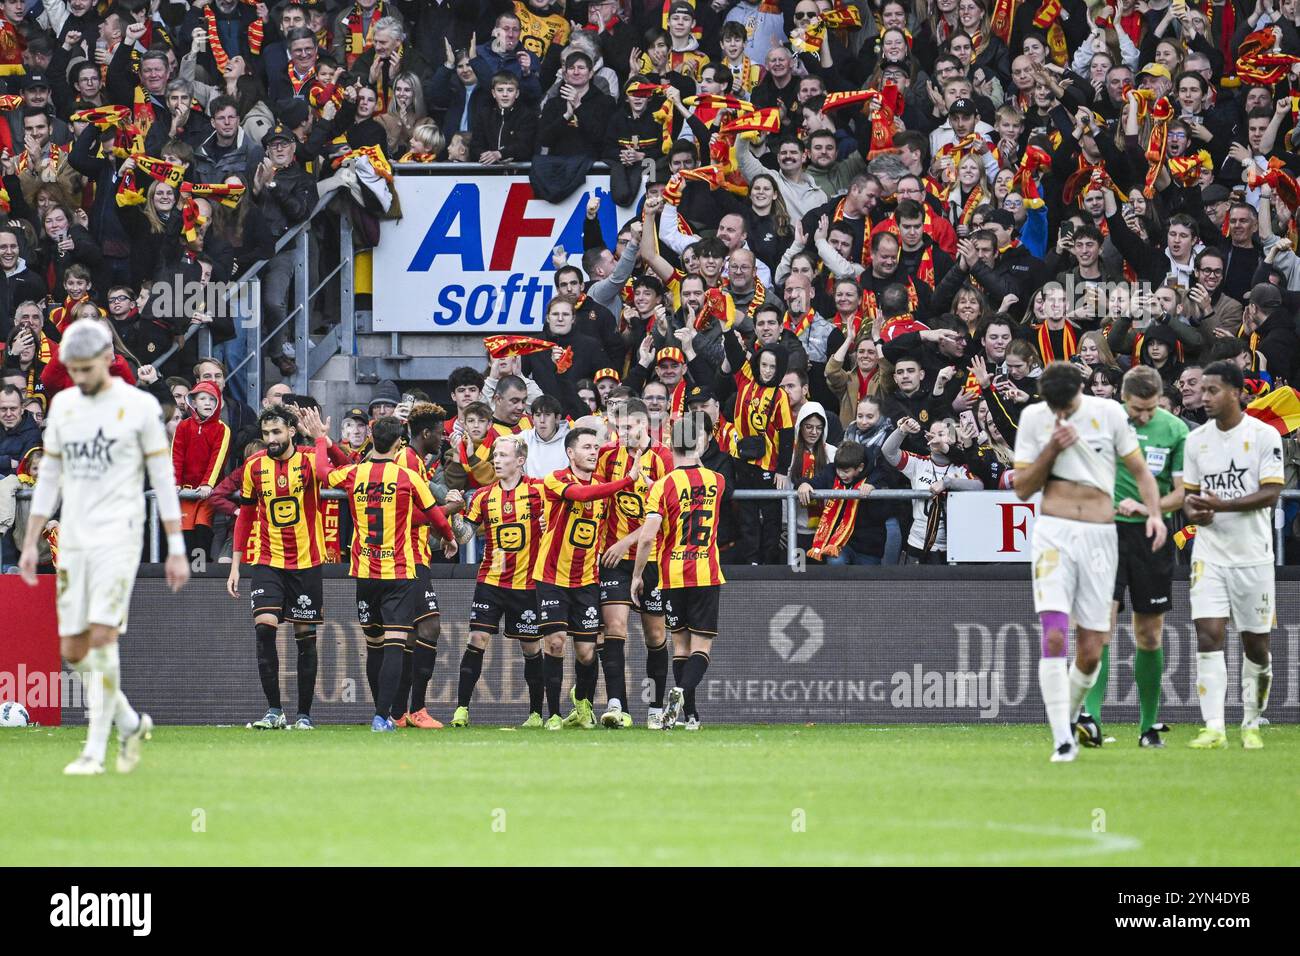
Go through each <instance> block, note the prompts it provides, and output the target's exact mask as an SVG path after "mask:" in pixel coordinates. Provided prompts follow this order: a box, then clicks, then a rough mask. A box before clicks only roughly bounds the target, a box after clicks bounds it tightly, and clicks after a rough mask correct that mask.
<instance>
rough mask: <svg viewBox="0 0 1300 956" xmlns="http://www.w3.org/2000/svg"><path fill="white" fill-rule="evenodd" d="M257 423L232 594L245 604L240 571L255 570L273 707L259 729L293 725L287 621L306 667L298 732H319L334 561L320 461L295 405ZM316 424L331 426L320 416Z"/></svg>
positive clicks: (260, 642)
mask: <svg viewBox="0 0 1300 956" xmlns="http://www.w3.org/2000/svg"><path fill="white" fill-rule="evenodd" d="M257 422H258V428H259V429H260V431H261V433H262V441H263V442H264V443H265V444H266V451H265V452H259V453H258V454H256V455H254V456H252V457H251V458H249V459H248V461H246V462H245V463H244V471H243V480H242V481H241V483H240V499H241V503H240V507H239V516H238V518H237V519H236V521H235V539H234V547H233V548H232V549H231V558H230V575H229V577H228V578H227V580H226V591H227V593H229V594H230V596H231V597H233V598H238V597H239V571H240V565H241V564H243V563H248V564H250V565H252V574H251V579H252V580H251V584H250V586H249V587H250V590H249V599H250V601H251V604H252V611H253V628H254V631H255V633H256V635H257V673H258V677H259V678H260V680H261V683H262V693H264V694H265V695H266V706H267V710H266V715H265V716H263V717H261V718H260V719H258V720H255V721H254V722H253V723H252V727H253V728H254V729H256V730H282V729H284V728H285V727H288V726H289V722H288V719H287V718H286V717H285V714H284V709H283V708H282V707H281V706H280V655H279V651H278V650H277V648H276V631H277V630H278V629H279V626H280V622H281V621H291V622H292V623H293V636H294V642H295V644H296V646H297V664H298V713H297V717H296V718H295V719H294V723H293V728H294V729H295V730H312V729H313V726H312V722H311V704H312V698H313V697H314V696H315V693H316V671H317V663H318V657H317V653H316V627H317V625H318V624H320V623H321V621H322V619H323V618H322V614H323V612H324V606H325V590H324V588H325V586H324V582H323V580H322V575H321V567H322V565H324V564H325V561H326V552H325V526H324V522H323V520H322V506H321V497H320V482H319V480H318V479H317V477H316V456H315V453H314V449H313V448H311V447H298V446H296V445H295V444H294V436H295V432H296V429H297V428H298V424H299V422H298V416H297V415H295V414H294V413H293V411H292V410H291V409H289V408H288V407H287V406H285V405H283V404H281V405H272V406H271V407H269V408H267V409H265V410H264V411H263V412H262V414H261V415H259V416H258V419H257ZM314 423H315V425H316V426H318V427H323V426H322V425H321V422H320V418H319V416H317V417H315V419H314ZM302 425H303V428H304V430H305V431H306V433H307V435H308V436H309V437H310V438H311V439H312V441H313V443H314V442H315V439H316V438H317V436H318V432H317V431H316V430H315V429H313V428H312V427H311V425H312V421H309V419H308V417H307V413H306V412H304V418H303V421H302ZM346 460H347V456H346V454H345V453H344V452H342V450H339V451H338V452H337V453H336V455H335V463H336V464H342V463H344V462H345V461H346Z"/></svg>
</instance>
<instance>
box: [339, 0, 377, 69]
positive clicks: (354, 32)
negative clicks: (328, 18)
mask: <svg viewBox="0 0 1300 956" xmlns="http://www.w3.org/2000/svg"><path fill="white" fill-rule="evenodd" d="M384 8H385V4H384V3H383V0H380V2H379V3H376V4H375V7H374V9H373V10H372V11H371V12H370V17H369V20H368V21H367V20H366V18H365V15H364V14H363V13H362V12H361V7H360V6H359V5H358V4H355V3H354V4H353V5H352V9H351V10H349V11H348V15H347V18H346V19H345V20H344V21H343V26H344V28H345V29H346V30H347V31H348V35H347V43H346V44H344V51H343V55H344V59H345V60H346V63H347V66H348V68H349V69H351V67H352V64H353V63H355V62H356V61H357V58H358V57H360V56H361V54H363V53H365V52H366V51H367V50H369V49H370V48H371V47H372V46H374V43H375V24H376V23H378V22H379V21H380V19H381V18H382V17H384V16H386V15H387V11H386V10H385V9H384Z"/></svg>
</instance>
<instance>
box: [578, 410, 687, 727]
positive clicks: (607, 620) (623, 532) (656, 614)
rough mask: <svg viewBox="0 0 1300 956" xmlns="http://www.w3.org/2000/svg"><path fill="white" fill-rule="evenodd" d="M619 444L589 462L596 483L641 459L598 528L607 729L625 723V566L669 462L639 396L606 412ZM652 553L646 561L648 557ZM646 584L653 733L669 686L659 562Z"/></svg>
mask: <svg viewBox="0 0 1300 956" xmlns="http://www.w3.org/2000/svg"><path fill="white" fill-rule="evenodd" d="M608 414H609V418H610V421H611V422H612V423H613V426H614V429H615V431H616V432H617V433H618V441H617V442H616V443H614V444H610V445H606V446H605V447H604V448H602V449H601V450H600V459H599V461H598V462H597V463H596V480H597V481H616V480H618V479H619V478H622V477H623V476H624V475H626V474H627V471H628V469H629V468H630V467H631V465H632V460H633V459H634V458H639V459H640V462H641V476H640V477H639V478H638V479H637V482H636V484H635V485H633V486H632V487H631V488H629V489H628V490H627V491H620V492H619V493H618V494H616V495H615V496H614V501H613V507H611V508H610V509H609V514H608V518H607V521H608V524H607V526H606V528H605V539H606V547H605V553H604V554H602V555H601V557H600V612H601V617H602V619H603V624H604V627H603V632H602V634H601V640H600V642H599V643H598V646H597V652H598V654H599V655H600V660H601V664H602V665H603V666H604V669H605V692H606V694H607V695H608V697H609V707H608V709H607V710H606V711H605V713H603V714H602V715H601V717H600V722H601V724H603V725H604V726H606V727H614V728H619V727H631V726H632V715H631V714H629V713H627V711H626V708H627V680H626V677H625V673H626V672H625V670H624V667H625V662H626V648H627V621H628V612H629V611H630V609H631V608H632V607H633V604H632V592H631V584H632V566H633V563H634V561H635V560H636V544H637V540H638V538H639V536H640V532H641V521H642V520H643V519H644V518H645V499H646V495H647V494H648V493H649V491H650V486H651V485H653V484H654V483H655V482H656V481H658V480H659V479H660V478H662V477H663V475H664V473H665V472H667V471H668V469H670V468H671V467H672V456H671V455H670V454H669V453H668V449H667V448H665V447H664V446H663V445H661V444H659V443H658V442H656V441H654V440H653V439H652V438H651V435H650V412H649V410H648V409H647V408H646V404H645V402H643V401H641V400H640V399H639V398H628V399H623V400H622V401H618V402H613V403H611V404H610V407H609V409H608ZM653 557H654V556H653V555H651V558H652V559H653ZM647 568H648V570H649V572H650V581H649V586H648V587H646V588H645V589H644V592H643V593H644V595H645V600H644V601H643V602H642V603H641V604H640V605H637V606H636V607H637V610H638V611H640V612H641V632H642V634H643V635H644V637H645V646H646V676H647V677H649V678H650V679H651V680H652V681H653V682H654V688H655V699H654V701H653V703H652V704H651V705H650V713H649V716H648V719H647V725H648V726H649V727H650V728H651V729H652V730H658V729H659V727H660V723H661V721H662V718H663V707H664V693H665V691H666V690H667V686H666V685H667V683H668V637H667V634H666V633H665V631H664V602H663V592H662V591H661V590H660V588H659V565H658V563H657V562H655V561H653V560H651V562H650V564H648V565H647Z"/></svg>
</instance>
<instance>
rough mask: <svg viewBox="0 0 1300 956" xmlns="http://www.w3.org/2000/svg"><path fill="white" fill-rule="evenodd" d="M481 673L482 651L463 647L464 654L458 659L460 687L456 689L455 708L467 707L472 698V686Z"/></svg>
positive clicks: (468, 646) (467, 645)
mask: <svg viewBox="0 0 1300 956" xmlns="http://www.w3.org/2000/svg"><path fill="white" fill-rule="evenodd" d="M482 673H483V649H482V648H480V647H475V646H474V645H473V644H466V645H465V653H464V654H462V655H461V658H460V685H459V687H458V688H457V689H456V706H457V707H468V706H469V702H470V698H472V697H473V696H474V686H475V685H476V684H477V683H478V677H479V675H480V674H482Z"/></svg>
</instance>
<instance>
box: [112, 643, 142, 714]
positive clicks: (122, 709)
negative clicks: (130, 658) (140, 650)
mask: <svg viewBox="0 0 1300 956" xmlns="http://www.w3.org/2000/svg"><path fill="white" fill-rule="evenodd" d="M104 651H105V653H107V655H108V658H109V661H110V663H111V666H112V667H113V668H114V669H115V670H116V671H117V672H118V689H117V700H116V701H115V702H114V707H113V724H114V726H116V727H117V732H118V734H119V735H126V734H133V733H135V731H136V729H137V728H138V727H139V726H140V715H139V714H137V713H136V712H135V708H134V707H132V706H131V702H130V701H129V700H127V699H126V694H124V693H122V681H121V673H122V665H121V658H120V655H119V651H118V645H117V643H116V642H114V643H112V644H110V645H108V647H106V648H104Z"/></svg>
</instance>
